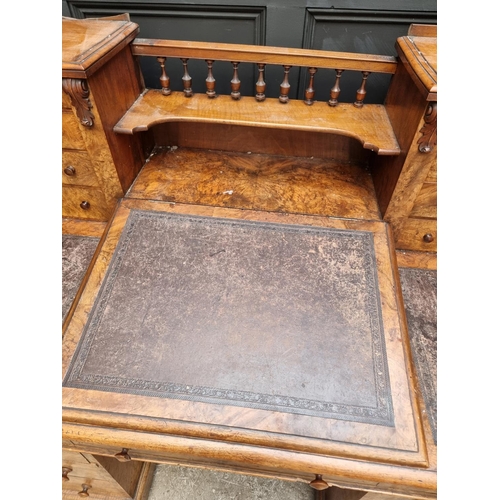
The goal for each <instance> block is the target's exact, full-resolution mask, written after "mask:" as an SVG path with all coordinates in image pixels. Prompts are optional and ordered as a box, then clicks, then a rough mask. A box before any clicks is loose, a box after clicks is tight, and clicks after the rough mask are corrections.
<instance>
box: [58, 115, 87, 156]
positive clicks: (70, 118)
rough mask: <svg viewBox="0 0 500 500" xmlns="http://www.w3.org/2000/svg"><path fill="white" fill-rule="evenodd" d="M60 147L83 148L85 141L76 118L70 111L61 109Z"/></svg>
mask: <svg viewBox="0 0 500 500" xmlns="http://www.w3.org/2000/svg"><path fill="white" fill-rule="evenodd" d="M62 147H63V149H82V150H85V141H84V140H83V136H82V133H81V131H80V126H79V124H78V119H77V118H76V116H75V115H74V114H73V112H72V111H63V113H62Z"/></svg>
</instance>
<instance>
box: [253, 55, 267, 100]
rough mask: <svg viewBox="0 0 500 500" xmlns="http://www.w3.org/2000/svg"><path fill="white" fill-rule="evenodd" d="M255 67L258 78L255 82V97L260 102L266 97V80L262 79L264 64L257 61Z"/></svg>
mask: <svg viewBox="0 0 500 500" xmlns="http://www.w3.org/2000/svg"><path fill="white" fill-rule="evenodd" d="M257 67H258V68H259V78H258V80H257V83H256V84H255V99H256V100H257V101H259V102H261V101H264V100H265V98H266V95H265V94H264V92H265V91H266V82H265V81H264V68H265V67H266V65H265V64H262V63H259V64H257Z"/></svg>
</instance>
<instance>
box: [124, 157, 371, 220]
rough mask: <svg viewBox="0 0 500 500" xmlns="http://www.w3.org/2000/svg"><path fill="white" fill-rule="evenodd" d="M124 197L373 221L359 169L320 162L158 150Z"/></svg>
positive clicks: (368, 184) (368, 192) (365, 181)
mask: <svg viewBox="0 0 500 500" xmlns="http://www.w3.org/2000/svg"><path fill="white" fill-rule="evenodd" d="M126 196H127V198H141V199H146V200H147V199H149V200H159V201H172V202H180V203H189V204H199V205H211V206H220V207H231V208H240V209H253V210H266V211H270V212H282V213H303V214H309V215H329V216H333V217H346V218H358V219H371V220H376V219H379V218H380V213H379V210H378V205H377V202H376V199H375V191H374V188H373V183H372V180H371V177H370V175H369V173H368V171H367V170H366V168H363V167H362V166H359V167H357V166H356V165H353V164H349V163H342V162H338V161H333V160H326V159H322V158H310V157H307V158H304V157H290V156H278V155H262V154H256V153H235V152H222V151H207V150H203V149H192V148H174V149H172V148H157V149H156V150H155V151H154V152H153V154H152V155H151V157H150V159H149V161H148V162H147V163H146V165H145V166H144V168H143V169H142V171H141V173H140V174H139V176H138V177H137V179H136V181H135V183H134V184H133V186H132V187H131V189H130V190H129V192H128V193H127V195H126Z"/></svg>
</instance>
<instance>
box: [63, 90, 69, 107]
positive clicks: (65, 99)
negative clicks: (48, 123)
mask: <svg viewBox="0 0 500 500" xmlns="http://www.w3.org/2000/svg"><path fill="white" fill-rule="evenodd" d="M62 109H69V110H71V98H70V96H69V95H68V94H66V92H64V90H63V91H62Z"/></svg>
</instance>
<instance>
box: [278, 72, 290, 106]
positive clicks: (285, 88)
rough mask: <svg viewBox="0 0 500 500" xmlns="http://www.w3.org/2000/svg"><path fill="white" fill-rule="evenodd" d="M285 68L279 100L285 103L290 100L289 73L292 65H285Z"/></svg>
mask: <svg viewBox="0 0 500 500" xmlns="http://www.w3.org/2000/svg"><path fill="white" fill-rule="evenodd" d="M283 68H284V69H285V76H284V78H283V82H281V85H280V97H279V101H280V102H282V103H283V104H286V103H287V102H288V93H289V92H290V83H289V82H288V73H290V68H291V66H283Z"/></svg>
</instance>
